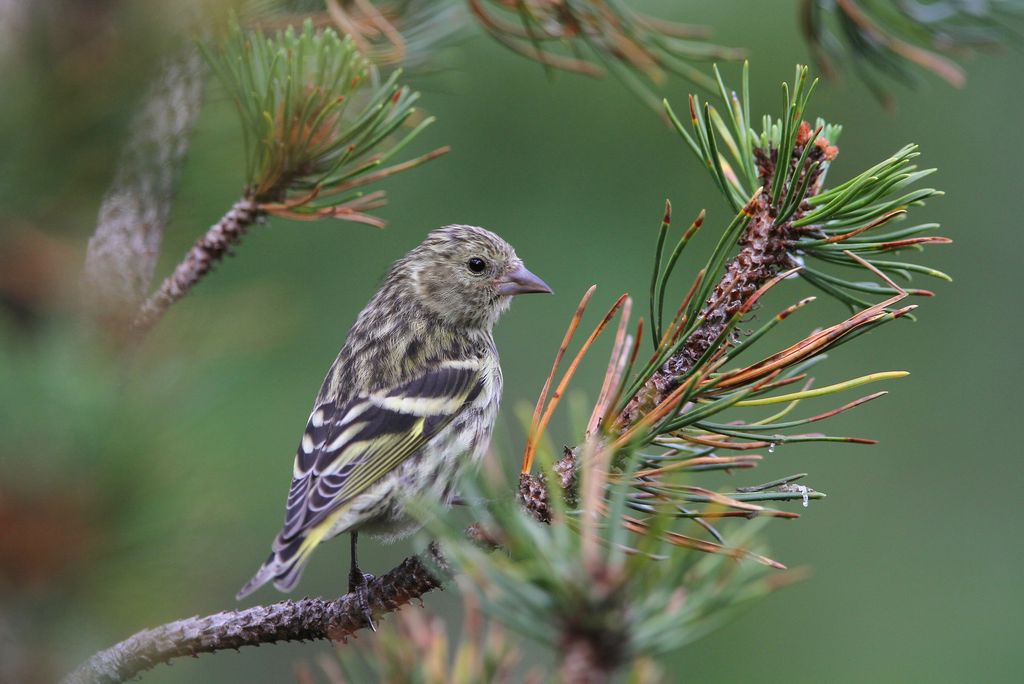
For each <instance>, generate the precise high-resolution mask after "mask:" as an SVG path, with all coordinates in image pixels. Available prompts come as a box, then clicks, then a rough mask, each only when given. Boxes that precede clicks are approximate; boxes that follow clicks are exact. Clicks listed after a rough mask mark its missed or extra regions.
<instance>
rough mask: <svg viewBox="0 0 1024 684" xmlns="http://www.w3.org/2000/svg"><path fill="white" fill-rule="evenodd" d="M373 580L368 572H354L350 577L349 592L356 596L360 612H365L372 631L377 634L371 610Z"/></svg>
mask: <svg viewBox="0 0 1024 684" xmlns="http://www.w3.org/2000/svg"><path fill="white" fill-rule="evenodd" d="M373 580H374V577H373V575H371V574H370V573H368V572H359V573H356V572H353V573H351V574H350V575H349V577H348V591H349V593H350V594H355V596H356V602H357V603H358V604H359V610H361V611H362V612H363V617H364V618H366V622H367V624H368V625H369V627H370V629H371V630H372V631H374V632H376V631H377V624H376V623H375V622H374V621H373V611H371V610H370V582H372V581H373Z"/></svg>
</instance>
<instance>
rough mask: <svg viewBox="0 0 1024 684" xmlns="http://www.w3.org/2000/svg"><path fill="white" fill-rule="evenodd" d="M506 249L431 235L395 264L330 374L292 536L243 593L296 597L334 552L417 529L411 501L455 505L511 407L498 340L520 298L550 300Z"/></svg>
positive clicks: (294, 496) (282, 538)
mask: <svg viewBox="0 0 1024 684" xmlns="http://www.w3.org/2000/svg"><path fill="white" fill-rule="evenodd" d="M550 291H551V290H550V289H549V288H548V286H547V285H545V284H544V282H543V281H541V280H540V279H539V278H537V277H536V276H535V275H533V274H532V273H530V272H529V271H528V270H526V268H525V267H524V266H523V263H522V261H521V260H520V259H519V257H518V256H516V253H515V250H513V249H512V247H511V246H510V245H509V244H508V243H506V242H505V241H504V240H502V239H501V238H500V237H498V236H497V235H495V234H494V233H491V232H490V231H487V230H484V229H483V228H476V227H473V226H460V225H455V226H446V227H445V228H441V229H439V230H435V231H433V232H432V233H430V234H429V235H428V236H427V238H426V239H425V240H424V241H423V242H422V243H421V244H420V245H419V246H418V247H416V248H415V249H413V250H412V251H411V252H409V253H408V254H407V255H406V256H405V257H403V258H402V259H400V260H398V261H397V262H395V264H394V265H393V266H392V267H391V270H390V271H389V272H388V275H387V277H386V279H385V281H384V284H383V286H382V287H381V288H380V290H379V291H378V292H377V293H376V294H375V295H374V296H373V298H372V299H371V300H370V302H369V304H367V306H366V308H365V309H363V311H362V313H360V314H359V317H358V319H357V320H356V323H355V325H354V326H353V327H352V329H351V330H350V331H349V335H348V339H347V341H346V342H345V346H344V347H343V348H342V350H341V352H340V353H339V354H338V358H337V359H336V360H335V362H334V365H332V366H331V369H330V370H329V371H328V373H327V377H326V378H325V379H324V383H323V386H322V387H321V388H320V393H319V394H318V395H317V398H316V401H315V402H314V405H313V411H312V413H311V414H310V417H309V421H308V422H307V425H306V431H305V433H304V434H303V436H302V440H301V442H300V444H299V449H298V453H297V454H296V457H295V466H294V469H293V477H292V485H291V490H290V492H289V495H288V502H287V512H286V514H285V523H284V526H283V528H282V530H281V532H280V533H279V534H278V536H277V538H276V539H275V540H274V544H273V550H272V552H271V554H270V557H269V558H268V559H267V561H266V562H265V563H264V564H263V566H262V567H261V568H260V570H259V572H257V573H256V575H255V576H254V577H253V578H252V580H250V582H249V583H248V584H246V585H245V587H243V588H242V590H241V591H240V592H239V594H238V598H243V597H244V596H247V595H248V594H250V593H252V592H253V591H255V590H256V589H257V588H259V587H260V586H262V585H263V584H265V583H267V582H269V581H271V580H273V581H274V586H276V587H277V588H278V589H280V590H282V591H288V590H290V589H291V588H292V587H294V586H295V583H296V582H297V581H298V579H299V576H300V575H301V573H302V570H303V568H304V567H305V564H306V562H307V561H308V558H309V555H310V553H311V552H312V551H313V549H314V548H315V547H316V546H317V545H318V544H319V543H320V542H321V541H324V540H326V539H329V538H331V537H334V536H336V535H338V534H341V533H344V532H352V533H353V572H352V575H351V582H352V583H353V586H355V587H358V585H359V584H360V579H361V577H362V575H361V573H360V572H359V571H358V568H357V567H356V564H355V533H358V532H361V531H362V532H367V533H370V534H374V535H377V536H381V537H384V538H389V539H393V538H397V537H401V536H403V535H406V534H408V533H410V532H411V531H413V530H415V529H416V527H417V525H416V523H415V522H414V521H413V520H412V519H411V518H410V517H409V516H407V515H406V514H405V511H404V506H403V501H404V500H405V499H406V498H407V497H410V496H417V495H422V496H428V497H433V498H435V499H437V500H441V501H443V502H445V503H447V502H449V501H450V499H451V497H452V495H453V491H454V486H455V484H456V478H457V475H458V472H459V470H460V469H461V467H462V466H464V465H466V464H467V463H469V462H472V461H474V460H476V459H477V458H479V457H480V456H481V455H482V454H483V453H484V451H485V450H486V448H487V444H488V442H489V440H490V436H491V429H492V427H493V425H494V419H495V416H496V415H497V411H498V402H499V400H500V398H501V385H502V377H501V368H500V367H499V365H498V353H497V350H496V349H495V346H494V339H493V337H492V336H491V330H492V327H493V326H494V323H495V322H496V321H497V319H498V317H499V316H500V315H501V313H502V312H504V311H505V310H506V309H507V308H508V306H509V302H510V299H511V297H512V296H513V295H516V294H522V293H526V292H550Z"/></svg>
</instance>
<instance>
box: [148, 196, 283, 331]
mask: <svg viewBox="0 0 1024 684" xmlns="http://www.w3.org/2000/svg"><path fill="white" fill-rule="evenodd" d="M263 216H264V212H263V211H262V210H261V209H260V207H259V204H258V203H257V202H256V201H255V200H253V199H250V198H248V197H243V198H242V199H240V200H238V201H237V202H235V204H234V206H232V207H231V209H230V210H228V213H226V214H224V216H223V217H222V218H221V220H220V221H218V222H217V223H215V224H213V226H211V227H210V229H209V230H208V231H206V234H205V235H203V236H202V237H201V238H199V239H198V240H197V241H196V243H195V244H194V245H193V246H192V249H190V250H189V251H188V253H187V254H185V257H184V258H183V259H182V260H181V262H179V263H178V265H177V266H176V267H175V269H174V272H173V273H171V275H169V276H167V278H166V279H165V280H164V282H163V283H162V284H161V285H160V288H159V289H158V290H157V291H156V292H155V293H153V295H152V296H151V297H149V299H147V300H146V301H145V302H143V304H142V306H141V307H140V308H139V312H138V314H137V315H136V316H135V319H134V320H133V321H132V331H133V332H134V333H135V334H136V335H140V336H141V335H144V334H145V333H147V332H149V330H150V329H151V328H152V327H153V326H154V325H156V323H157V321H159V320H160V319H161V318H162V317H163V315H164V314H165V313H166V312H167V309H168V308H170V306H171V305H172V304H174V303H175V302H177V301H178V300H179V299H181V298H182V297H184V296H185V295H186V294H187V293H188V291H189V290H191V289H192V287H193V286H195V285H196V283H198V282H199V281H200V280H202V278H203V277H204V276H205V275H206V274H207V273H209V272H210V271H211V270H213V267H214V266H215V265H216V264H217V263H218V262H220V261H221V260H222V259H223V258H224V255H225V254H227V253H228V250H229V249H230V248H231V246H232V245H236V244H238V243H239V242H241V240H242V236H244V235H245V233H246V231H248V229H249V227H250V226H251V225H253V224H254V223H256V222H257V221H259V220H261V219H262V218H263Z"/></svg>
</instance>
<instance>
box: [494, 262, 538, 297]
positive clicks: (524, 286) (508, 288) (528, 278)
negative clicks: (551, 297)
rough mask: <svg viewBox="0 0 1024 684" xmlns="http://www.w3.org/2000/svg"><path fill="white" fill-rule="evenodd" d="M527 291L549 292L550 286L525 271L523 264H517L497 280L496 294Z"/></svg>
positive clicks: (515, 293) (516, 293) (514, 293)
mask: <svg viewBox="0 0 1024 684" xmlns="http://www.w3.org/2000/svg"><path fill="white" fill-rule="evenodd" d="M529 292H546V293H548V294H551V288H550V287H548V284H547V283H545V282H544V281H543V280H541V279H540V278H538V277H537V276H535V275H533V274H532V273H530V272H529V271H527V270H526V267H525V266H522V265H521V266H519V268H517V269H516V270H514V271H512V272H511V273H508V274H506V275H505V276H504V277H503V278H502V279H501V280H499V281H498V294H500V295H519V294H527V293H529Z"/></svg>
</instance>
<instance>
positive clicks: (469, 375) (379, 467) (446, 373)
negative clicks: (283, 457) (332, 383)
mask: <svg viewBox="0 0 1024 684" xmlns="http://www.w3.org/2000/svg"><path fill="white" fill-rule="evenodd" d="M483 384H484V373H483V368H482V363H481V362H480V361H479V360H460V361H447V362H443V363H441V364H440V365H438V366H437V367H435V368H434V369H432V370H430V371H428V372H426V373H424V374H422V375H420V376H418V377H416V378H414V379H412V380H409V381H408V382H405V383H402V384H401V385H398V386H397V387H394V388H392V389H390V390H387V391H384V392H379V393H371V394H365V395H361V396H358V397H356V398H354V399H352V400H351V401H349V402H348V403H345V404H343V405H340V406H339V405H337V404H335V403H334V402H326V403H323V404H320V405H318V406H316V407H315V408H314V409H313V413H312V414H311V415H310V417H309V422H308V423H307V425H306V431H305V433H304V434H303V436H302V442H301V443H300V445H299V450H298V453H297V454H296V456H295V468H294V472H293V477H292V485H291V490H290V491H289V493H288V510H287V513H286V515H285V524H284V528H283V529H282V530H281V534H280V535H279V536H278V539H277V541H276V543H275V550H278V548H281V547H284V546H286V545H288V544H290V543H292V542H293V540H294V539H295V538H296V537H297V536H304V535H303V533H305V532H306V531H308V530H310V529H312V528H315V527H316V526H317V525H318V524H320V523H322V522H323V521H324V520H325V519H326V518H327V517H328V516H329V515H330V514H331V513H333V512H334V511H337V510H338V509H339V508H340V507H341V506H343V505H344V504H345V503H347V502H349V501H351V500H352V499H354V498H355V497H356V496H358V495H359V494H361V493H362V492H364V491H366V489H367V488H369V487H370V486H371V485H373V484H374V483H375V482H377V481H378V480H379V479H380V478H381V477H382V476H384V475H386V474H387V473H389V472H391V471H392V470H394V469H395V468H396V467H397V466H399V465H400V464H401V463H402V462H403V461H405V460H406V459H408V458H409V457H410V456H412V455H413V454H415V453H416V452H417V450H419V449H420V448H421V447H422V446H423V445H424V444H426V443H427V441H428V440H430V439H431V438H432V437H433V436H434V435H436V434H437V433H438V432H440V431H441V429H443V428H444V427H445V426H446V425H448V424H449V423H450V422H451V421H452V420H453V419H454V418H455V417H456V416H457V415H458V414H459V413H460V412H461V411H462V410H463V409H464V408H465V407H466V406H467V404H469V403H470V402H472V401H473V400H474V399H475V398H476V397H477V395H478V394H479V393H480V391H481V390H482V389H483Z"/></svg>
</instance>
